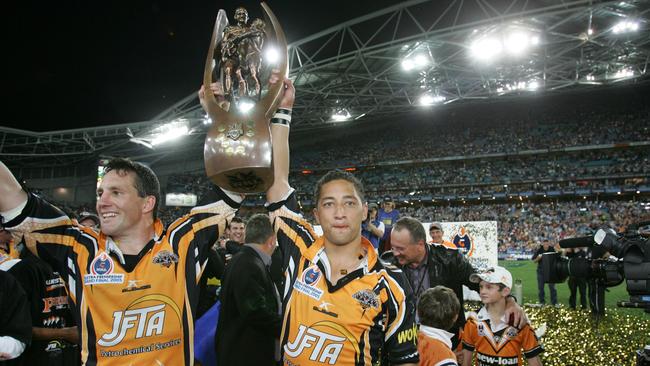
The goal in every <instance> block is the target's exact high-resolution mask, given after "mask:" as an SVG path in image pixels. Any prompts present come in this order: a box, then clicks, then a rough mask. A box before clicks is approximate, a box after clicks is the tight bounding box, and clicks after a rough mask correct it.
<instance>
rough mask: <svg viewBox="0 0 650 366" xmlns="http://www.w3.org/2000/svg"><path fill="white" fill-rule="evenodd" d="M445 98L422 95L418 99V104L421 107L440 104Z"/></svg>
mask: <svg viewBox="0 0 650 366" xmlns="http://www.w3.org/2000/svg"><path fill="white" fill-rule="evenodd" d="M445 99H446V98H445V97H443V96H442V95H431V94H423V95H422V96H420V99H419V100H418V104H420V105H422V106H429V105H433V104H437V103H442V102H444V101H445Z"/></svg>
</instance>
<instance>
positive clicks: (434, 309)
mask: <svg viewBox="0 0 650 366" xmlns="http://www.w3.org/2000/svg"><path fill="white" fill-rule="evenodd" d="M417 309H418V316H419V317H420V323H422V324H424V325H426V326H429V327H434V328H438V329H443V330H449V329H450V328H451V327H452V326H453V325H454V322H455V319H454V317H455V316H457V315H458V312H459V311H460V301H459V300H458V297H457V296H456V293H454V291H453V290H452V289H450V288H448V287H445V286H436V287H434V288H430V289H427V290H426V291H424V292H423V293H422V295H421V296H420V300H419V301H418V306H417Z"/></svg>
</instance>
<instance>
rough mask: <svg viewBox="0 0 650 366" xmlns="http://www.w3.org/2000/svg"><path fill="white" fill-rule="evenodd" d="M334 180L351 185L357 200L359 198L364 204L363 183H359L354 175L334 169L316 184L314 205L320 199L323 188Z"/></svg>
mask: <svg viewBox="0 0 650 366" xmlns="http://www.w3.org/2000/svg"><path fill="white" fill-rule="evenodd" d="M334 180H344V181H347V182H350V183H352V185H353V186H354V190H355V191H357V194H358V195H359V198H361V202H366V198H365V197H366V192H365V189H363V183H361V181H360V180H359V179H357V178H356V177H355V176H354V175H352V174H350V173H348V172H346V171H343V170H340V169H334V170H330V171H329V172H327V174H325V175H324V176H322V177H321V178H320V179H319V180H318V182H317V183H316V188H314V201H315V202H316V203H318V200H319V199H320V192H321V189H322V188H323V186H324V185H325V184H327V183H329V182H331V181H334Z"/></svg>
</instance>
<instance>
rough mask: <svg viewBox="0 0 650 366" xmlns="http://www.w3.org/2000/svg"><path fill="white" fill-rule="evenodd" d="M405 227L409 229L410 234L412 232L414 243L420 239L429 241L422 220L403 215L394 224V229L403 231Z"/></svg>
mask: <svg viewBox="0 0 650 366" xmlns="http://www.w3.org/2000/svg"><path fill="white" fill-rule="evenodd" d="M403 229H406V230H408V232H409V234H411V240H412V242H413V243H417V242H418V241H420V240H422V241H424V242H426V241H427V234H426V232H425V231H424V226H422V223H421V222H420V220H418V219H415V218H413V217H408V216H407V217H402V218H401V219H399V220H397V222H396V223H395V225H393V230H398V231H401V230H403Z"/></svg>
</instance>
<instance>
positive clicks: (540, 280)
mask: <svg viewBox="0 0 650 366" xmlns="http://www.w3.org/2000/svg"><path fill="white" fill-rule="evenodd" d="M546 253H555V248H554V247H553V246H551V241H550V240H549V239H544V240H543V241H542V245H541V246H540V247H539V248H538V249H537V251H535V254H533V257H532V258H531V259H532V260H533V262H535V263H537V297H538V299H539V303H540V304H542V305H544V304H545V303H546V299H545V297H546V296H545V293H544V272H543V271H542V256H543V255H544V254H546ZM548 288H549V290H550V291H551V304H552V305H553V306H555V305H557V290H556V289H555V284H554V283H549V284H548Z"/></svg>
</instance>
